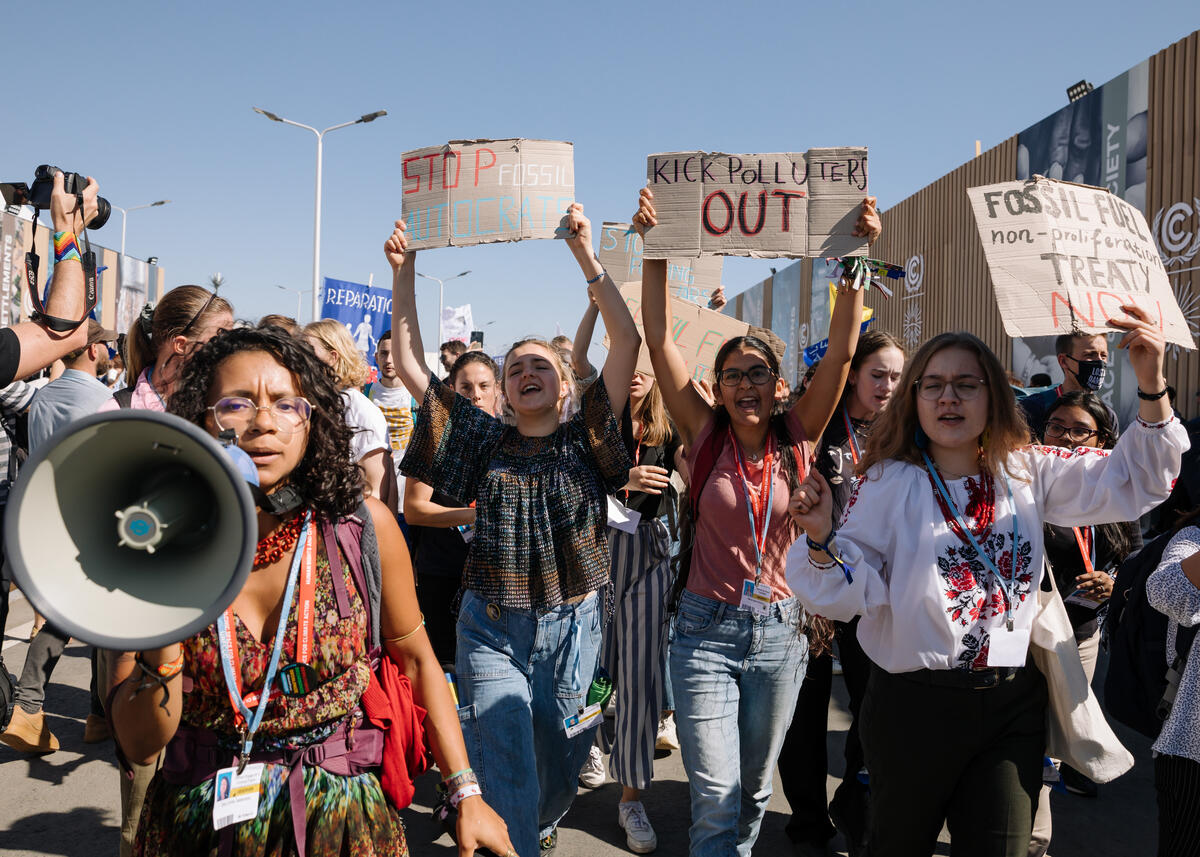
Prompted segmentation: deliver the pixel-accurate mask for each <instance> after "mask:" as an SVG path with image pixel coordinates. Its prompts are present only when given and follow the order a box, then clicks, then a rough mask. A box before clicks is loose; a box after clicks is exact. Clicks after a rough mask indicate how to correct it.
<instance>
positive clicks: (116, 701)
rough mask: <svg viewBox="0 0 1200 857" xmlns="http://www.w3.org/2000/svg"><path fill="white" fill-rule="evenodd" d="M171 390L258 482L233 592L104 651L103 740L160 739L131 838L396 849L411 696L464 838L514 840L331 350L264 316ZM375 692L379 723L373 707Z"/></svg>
mask: <svg viewBox="0 0 1200 857" xmlns="http://www.w3.org/2000/svg"><path fill="white" fill-rule="evenodd" d="M170 405H171V411H172V412H173V413H176V414H178V415H179V416H181V417H183V418H184V419H187V420H190V421H192V422H194V423H196V424H197V425H200V426H202V427H204V428H205V429H206V430H207V431H209V432H210V433H211V434H213V435H214V436H215V435H218V434H220V433H221V432H230V431H232V432H233V433H234V434H235V435H236V436H237V443H238V445H239V446H240V447H241V448H242V449H243V450H244V451H245V452H246V453H247V454H248V455H249V457H250V459H251V460H252V461H253V463H254V466H255V468H256V470H257V474H258V480H259V487H260V489H261V490H262V491H263V492H264V493H265V495H266V499H265V500H264V501H263V503H262V506H260V509H259V512H258V524H259V543H258V550H257V552H256V555H255V560H254V570H253V572H252V573H251V574H250V577H249V580H248V581H247V583H246V585H245V586H244V587H243V588H242V590H241V592H240V593H239V594H238V595H237V597H236V598H235V599H234V601H233V604H232V605H231V606H230V607H229V608H228V609H227V610H226V611H225V612H224V614H223V615H222V616H221V617H220V618H219V619H218V620H217V622H216V623H214V624H213V625H210V626H209V627H208V628H205V629H204V630H203V631H201V632H199V633H197V634H195V635H194V636H192V637H190V638H188V639H186V640H183V641H181V642H180V643H176V644H174V645H170V646H166V647H165V648H162V649H155V650H151V651H143V652H139V653H138V654H137V655H136V659H135V658H130V659H128V660H127V661H123V662H122V663H121V664H120V670H119V672H118V674H117V676H116V680H117V681H118V682H120V683H119V684H117V686H116V687H115V688H114V690H113V692H112V694H111V696H110V705H109V711H110V715H111V718H112V722H113V726H114V731H115V735H116V739H117V743H118V747H119V748H120V749H121V750H122V751H123V755H124V756H126V757H128V758H130V759H134V760H146V759H152V758H154V757H155V756H156V755H157V754H158V753H159V752H160V751H162V749H163V748H164V747H165V748H166V751H167V752H166V756H165V763H164V766H163V769H162V770H161V771H159V773H158V774H157V775H156V776H155V778H154V781H153V782H152V783H151V785H150V789H149V791H148V793H147V795H146V801H145V805H144V807H143V811H142V815H141V819H140V821H139V825H138V834H137V843H136V846H135V853H136V854H139V855H147V857H148V856H149V855H168V854H170V855H193V854H194V855H209V854H214V853H215V854H222V855H236V854H262V853H267V852H269V853H277V854H292V853H298V854H314V855H316V854H321V855H325V854H356V855H407V854H408V846H407V844H406V842H405V837H404V828H403V825H402V823H401V820H400V816H399V811H398V808H397V806H398V805H402V804H403V803H404V802H405V800H406V798H407V799H411V777H412V776H415V775H416V774H418V773H420V770H421V768H422V766H423V759H424V750H423V748H422V747H421V746H420V728H421V727H420V726H419V725H416V722H417V721H418V720H419V715H420V711H419V710H415V711H414V709H420V708H423V709H425V710H426V711H427V715H426V717H425V719H424V724H423V728H424V733H425V740H426V742H427V743H428V745H429V747H430V749H431V750H432V752H433V756H434V758H435V759H436V761H437V764H438V766H439V768H440V769H441V770H442V772H443V773H444V774H445V776H446V781H447V787H448V789H449V791H450V799H451V802H452V803H454V804H456V805H457V808H458V829H457V833H458V842H459V852H460V854H461V855H469V854H471V853H472V852H473V850H474V849H475V848H477V847H487V848H490V849H492V850H493V851H494V852H495V853H496V854H498V855H505V854H514V853H515V852H513V851H512V846H511V842H510V841H509V838H508V835H507V832H506V830H505V826H504V823H503V821H501V820H500V818H499V817H498V816H497V815H496V814H495V813H494V812H493V811H492V810H491V809H490V808H489V807H488V806H487V805H486V804H485V803H484V802H483V800H482V798H480V797H479V794H480V791H479V785H478V783H477V782H476V780H475V776H474V774H473V773H472V772H471V770H470V768H469V766H468V765H469V763H468V761H467V751H466V748H465V746H464V744H463V740H462V733H461V731H460V729H459V725H458V718H457V716H456V713H455V710H454V704H453V702H452V701H451V698H450V693H449V689H448V687H447V685H446V681H445V679H444V678H443V675H442V671H441V669H440V667H439V665H438V662H437V659H436V658H435V657H434V654H433V650H432V649H431V647H430V645H429V641H428V638H427V637H426V635H425V631H424V628H423V625H424V622H423V620H422V617H421V615H420V612H419V609H418V606H417V598H416V592H415V589H414V585H413V577H412V569H411V566H410V565H409V559H408V552H407V550H406V549H405V547H404V538H403V536H402V535H401V533H400V530H399V528H398V526H397V524H396V522H395V519H394V518H393V517H392V515H391V513H390V512H388V510H387V509H386V508H385V507H384V506H383V505H382V504H381V503H379V502H378V501H376V500H374V499H368V500H366V501H365V503H364V501H363V500H362V496H361V489H360V481H359V478H358V471H357V469H356V468H354V467H352V466H350V430H349V429H348V428H347V427H346V425H345V420H344V405H343V402H342V398H341V396H340V395H339V391H338V389H337V385H336V384H335V381H334V378H333V376H332V374H331V373H330V372H329V370H328V368H327V367H325V366H324V365H323V364H322V363H321V362H320V361H319V360H318V358H317V357H316V355H315V354H314V353H313V351H312V349H310V348H309V347H308V346H307V345H306V344H304V343H303V342H302V341H300V340H298V339H295V338H293V337H290V336H288V335H286V334H285V333H283V332H282V331H280V330H276V329H274V328H266V329H258V330H255V329H242V330H232V331H228V332H222V333H220V334H218V335H217V336H215V337H214V338H213V339H212V340H211V341H210V342H209V343H208V344H207V345H205V346H204V347H202V348H200V349H199V350H198V351H196V352H195V354H194V355H193V356H192V358H191V359H190V360H189V361H188V364H187V366H186V368H185V370H184V372H183V375H182V377H181V378H180V381H179V385H178V388H177V389H176V391H175V393H174V395H173V396H172V397H171V399H170ZM285 487H286V488H289V489H291V490H289V491H286V492H282V493H281V490H280V489H283V488H285ZM284 495H287V496H290V497H291V498H293V500H292V502H290V503H289V502H281V501H280V498H281V497H283V496H284ZM339 547H340V550H339V549H338V548H339ZM376 547H377V548H378V550H377V551H376V550H375V548H376ZM375 575H378V577H376V576H375ZM372 581H375V586H373V585H372ZM301 617H303V619H304V621H303V623H302V622H301ZM376 641H379V642H382V643H383V644H384V648H385V650H386V655H387V656H388V657H390V658H391V659H392V660H393V661H394V662H395V664H396V665H398V666H399V669H400V672H401V674H402V677H401V678H399V679H398V680H397V683H396V684H392V685H388V681H387V679H386V673H387V664H386V663H385V664H384V665H383V666H382V667H381V668H380V669H379V673H378V675H384V676H385V677H384V686H385V687H387V690H381V689H380V683H379V681H378V679H377V673H376V671H375V669H374V668H373V663H374V662H373V659H372V656H373V655H375V654H377V652H376V651H373V649H374V648H375V646H376V645H378V643H377V642H376ZM185 677H186V678H185ZM405 679H407V681H405ZM185 683H186V684H187V685H188V690H187V692H186V693H185V692H184V690H185ZM409 687H411V697H412V703H411V706H412V708H408V707H406V706H404V705H403V702H404V697H405V696H406V694H407V693H408V692H409V691H408V690H407V688H409ZM380 694H384V695H385V696H389V697H390V698H389V700H388V701H387V702H385V703H384V704H385V706H390V708H389V714H390V717H389V720H390V727H389V726H387V725H386V724H380V722H379V720H378V719H377V718H376V716H375V709H374V707H373V706H372V700H373V699H377V698H378V696H379V695H380ZM367 709H369V710H367ZM406 715H407V716H406ZM380 725H383V726H384V729H386V730H387V731H386V732H384V731H381V730H380V729H379V728H376V727H377V726H380ZM405 729H412V730H413V733H412V735H410V736H409V738H408V745H407V746H399V747H398V748H397V745H396V744H395V743H394V742H395V740H396V739H397V738H398V735H399V732H401V731H403V730H405ZM414 749H415V752H412V751H413V750H414ZM381 762H382V775H381V774H380V773H379V771H380V768H379V766H380V764H381ZM226 775H228V776H227V777H226ZM223 777H224V778H227V779H229V780H230V781H231V787H230V789H229V796H228V797H227V798H222V797H221V795H220V794H219V793H218V792H217V791H216V788H215V783H216V782H217V781H218V780H219V779H221V778H223Z"/></svg>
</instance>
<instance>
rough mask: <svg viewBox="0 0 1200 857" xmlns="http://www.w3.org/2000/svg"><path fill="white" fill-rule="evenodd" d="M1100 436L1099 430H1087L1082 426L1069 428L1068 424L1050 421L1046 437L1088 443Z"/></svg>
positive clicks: (1047, 424) (1047, 425)
mask: <svg viewBox="0 0 1200 857" xmlns="http://www.w3.org/2000/svg"><path fill="white" fill-rule="evenodd" d="M1098 434H1100V431H1099V430H1098V429H1085V428H1083V427H1081V426H1069V425H1067V424H1066V423H1061V422H1059V421H1058V420H1050V421H1049V422H1047V423H1046V437H1052V438H1055V439H1059V438H1064V437H1065V438H1066V439H1067V440H1069V441H1071V443H1086V442H1087V441H1088V439H1089V438H1093V437H1095V436H1096V435H1098Z"/></svg>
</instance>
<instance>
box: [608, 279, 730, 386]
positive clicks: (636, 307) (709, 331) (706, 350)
mask: <svg viewBox="0 0 1200 857" xmlns="http://www.w3.org/2000/svg"><path fill="white" fill-rule="evenodd" d="M621 297H623V298H624V299H625V304H626V306H628V307H629V312H630V314H631V315H632V316H633V322H634V324H636V325H637V329H638V333H639V334H642V284H641V283H626V284H625V285H623V286H621ZM749 332H750V325H748V324H747V323H746V322H744V321H738V320H737V319H736V318H730V317H729V316H727V315H723V314H721V313H719V312H714V311H713V310H711V309H705V308H704V307H701V306H697V305H696V304H694V303H691V302H690V301H685V300H680V299H679V298H671V338H672V339H674V340H675V345H676V346H677V347H678V348H679V351H680V352H681V353H682V354H683V360H684V362H685V363H687V367H688V372H689V373H690V374H691V376H692V378H693V379H694V380H697V381H700V380H705V379H707V380H712V368H713V360H714V359H715V358H716V356H717V352H718V351H720V350H721V346H722V345H724V344H725V343H726V342H728V341H729V340H731V339H733V338H734V337H737V336H745V335H746V334H747V333H749ZM642 338H643V339H645V336H644V334H643V337H642ZM637 371H639V372H641V373H642V374H643V375H650V376H653V375H654V367H653V366H651V365H650V352H649V351H648V350H647V349H646V345H645V343H644V342H643V343H642V349H641V351H640V352H639V353H638V362H637Z"/></svg>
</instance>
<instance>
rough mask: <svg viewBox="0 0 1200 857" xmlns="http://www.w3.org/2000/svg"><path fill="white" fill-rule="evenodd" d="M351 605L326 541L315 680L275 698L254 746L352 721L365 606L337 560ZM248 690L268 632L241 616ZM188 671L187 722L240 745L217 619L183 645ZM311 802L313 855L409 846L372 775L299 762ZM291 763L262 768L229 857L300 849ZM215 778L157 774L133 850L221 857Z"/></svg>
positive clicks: (363, 653)
mask: <svg viewBox="0 0 1200 857" xmlns="http://www.w3.org/2000/svg"><path fill="white" fill-rule="evenodd" d="M342 569H343V576H344V578H345V586H346V593H347V594H348V596H349V601H350V611H349V615H348V617H347V618H344V619H343V618H341V616H340V614H339V610H338V604H337V597H336V594H335V591H334V586H333V578H332V572H331V571H330V566H329V560H328V558H327V556H326V554H325V549H324V546H323V545H322V546H320V548H319V550H318V557H317V579H318V584H317V589H316V599H315V615H316V623H315V639H314V646H313V656H312V666H313V668H314V669H315V670H316V672H317V675H318V678H319V682H320V684H319V686H318V687H316V688H315V689H314V690H313V691H312V692H311V693H309V694H308V695H307V696H305V697H302V698H299V699H293V698H289V697H286V696H283V695H282V694H280V693H278V692H274V693H272V695H271V699H270V702H269V703H268V708H267V712H266V714H265V715H264V717H263V721H262V725H261V726H260V728H259V730H258V732H257V733H256V734H255V740H254V747H255V750H268V749H281V748H295V747H306V746H311V745H314V744H320V743H321V742H322V741H324V740H325V738H326V737H328V736H329V735H330V734H332V733H333V732H335V731H336V730H337V729H338V728H339V727H341V726H344V725H347V721H348V720H356V719H357V712H358V701H359V698H360V697H361V696H362V693H363V691H364V690H365V689H366V687H367V682H368V679H369V676H370V665H369V663H368V655H367V608H366V605H365V604H364V603H363V601H362V599H361V598H360V597H359V595H358V592H357V589H356V587H355V584H354V580H353V578H352V576H351V574H350V570H349V564H348V563H346V562H345V561H343V562H342ZM297 600H298V599H296V598H293V600H292V604H291V605H290V606H289V609H288V615H287V631H286V634H285V636H284V640H283V650H282V654H281V656H280V664H281V666H282V665H286V664H289V663H292V662H294V660H295V653H296V601H297ZM235 633H236V635H237V647H238V653H239V655H240V660H241V670H242V683H243V687H244V692H246V693H249V692H250V691H252V690H261V689H262V684H263V679H264V676H265V674H266V671H267V665H268V662H269V661H270V657H271V646H272V643H273V642H274V639H273V635H272V637H271V638H268V639H266V640H264V641H261V642H260V641H259V640H256V639H255V638H254V636H253V635H252V634H251V633H250V632H249V630H247V628H246V626H245V625H243V624H242V622H241V620H240V619H238V620H236V621H235ZM183 652H184V674H185V676H186V678H185V684H186V679H187V678H190V679H191V682H192V687H191V690H190V692H188V693H187V694H186V695H185V696H184V702H183V715H182V719H183V722H184V723H186V724H189V725H191V726H197V727H202V728H205V729H209V730H212V732H214V733H215V734H216V735H217V737H218V740H219V742H220V744H221V745H222V746H225V747H227V748H228V749H230V750H232V749H233V748H234V747H236V745H237V740H236V728H235V726H234V718H233V708H232V704H231V702H230V699H229V694H228V692H227V690H226V688H225V679H224V674H223V672H222V669H221V659H220V654H219V648H218V645H217V634H216V627H215V625H211V626H209V627H208V628H206V629H205V630H203V631H201V632H200V633H198V634H196V635H195V636H193V637H191V638H190V639H188V640H186V641H184V644H183ZM299 770H302V771H303V776H304V797H305V803H306V805H307V824H306V838H307V843H306V847H305V850H306V852H307V853H308V854H309V855H351V857H407V855H408V845H407V843H406V841H405V837H404V827H403V824H402V822H401V820H400V814H399V812H398V811H397V810H396V809H395V808H394V807H392V806H391V804H389V803H388V801H387V799H386V798H385V797H384V794H383V791H382V789H381V788H380V784H379V778H378V776H377V775H376V774H375V773H373V772H369V773H364V774H360V775H358V776H338V775H337V774H333V773H330V772H329V771H326V770H325V769H323V768H320V767H316V766H309V765H305V766H303V768H301V769H299ZM289 773H290V769H289V768H288V767H287V766H286V765H282V764H267V765H266V766H265V767H264V769H263V775H262V792H261V795H260V798H259V805H258V816H257V817H256V818H254V819H252V820H250V821H245V822H242V823H240V824H236V825H234V842H233V851H232V853H233V855H254V857H288V855H294V854H296V853H297V849H296V842H295V836H294V833H293V824H292V813H291V806H290V801H289V792H288V777H289ZM212 810H213V778H212V777H209V778H208V779H206V780H204V781H203V782H201V783H200V784H199V785H195V786H187V785H175V784H172V783H169V782H167V781H166V778H165V777H164V775H163V773H162V772H161V771H160V772H159V774H158V775H157V776H156V777H155V778H154V781H153V782H152V783H151V784H150V788H149V791H148V792H147V795H146V802H145V805H144V807H143V809H142V815H141V820H140V822H139V825H138V833H137V843H136V847H135V854H137V855H140V856H141V857H158V855H163V857H165V855H172V857H180V855H182V857H190V855H195V857H200V855H204V856H205V857H217V855H218V854H219V853H220V844H221V836H222V832H223V831H215V830H213V812H212Z"/></svg>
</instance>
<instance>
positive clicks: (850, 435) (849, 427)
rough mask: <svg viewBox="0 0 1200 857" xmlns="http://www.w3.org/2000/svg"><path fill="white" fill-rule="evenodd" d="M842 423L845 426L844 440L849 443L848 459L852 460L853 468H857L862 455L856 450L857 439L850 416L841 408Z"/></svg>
mask: <svg viewBox="0 0 1200 857" xmlns="http://www.w3.org/2000/svg"><path fill="white" fill-rule="evenodd" d="M842 422H844V423H845V424H846V439H847V440H849V441H850V457H851V458H852V459H853V460H854V466H855V467H858V460H859V459H860V458H861V457H862V453H861V452H860V451H859V448H858V437H857V436H856V435H855V434H854V424H853V423H851V422H850V415H849V414H848V413H846V409H845V408H842Z"/></svg>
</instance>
